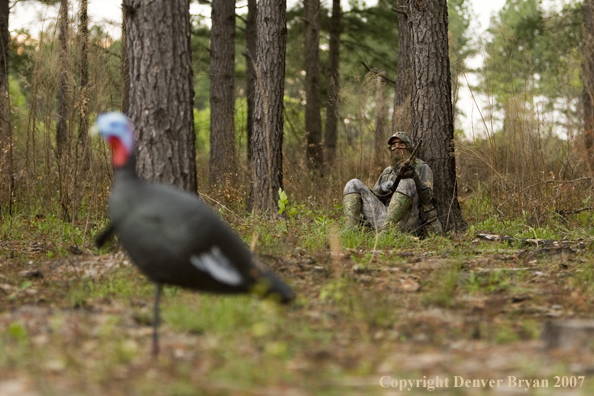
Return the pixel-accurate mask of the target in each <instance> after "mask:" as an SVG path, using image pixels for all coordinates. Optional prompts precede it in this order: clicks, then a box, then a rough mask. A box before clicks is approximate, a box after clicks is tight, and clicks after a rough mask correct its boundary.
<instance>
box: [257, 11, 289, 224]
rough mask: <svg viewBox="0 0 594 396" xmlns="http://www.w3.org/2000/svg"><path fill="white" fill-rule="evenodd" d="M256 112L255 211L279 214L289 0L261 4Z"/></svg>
mask: <svg viewBox="0 0 594 396" xmlns="http://www.w3.org/2000/svg"><path fill="white" fill-rule="evenodd" d="M257 25H258V49H257V56H256V72H257V79H258V81H257V85H256V108H255V113H254V136H253V137H252V141H253V153H252V155H253V157H252V198H251V202H252V207H253V208H254V210H255V211H256V212H258V213H269V214H270V215H273V216H276V214H277V213H278V189H279V188H282V187H283V152H282V148H283V121H284V117H283V95H284V85H285V55H286V47H287V3H286V0H260V2H259V3H258V23H257Z"/></svg>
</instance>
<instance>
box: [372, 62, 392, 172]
mask: <svg viewBox="0 0 594 396" xmlns="http://www.w3.org/2000/svg"><path fill="white" fill-rule="evenodd" d="M385 74H386V73H384V72H380V73H379V74H378V75H377V77H376V90H375V133H374V135H373V145H374V147H375V149H374V153H373V155H374V157H373V158H374V160H373V165H374V166H375V167H379V172H381V171H382V170H383V167H385V164H386V159H387V158H386V157H387V155H386V154H387V153H388V150H386V147H387V142H388V137H387V136H386V129H387V128H386V118H387V114H386V113H387V110H388V109H387V106H386V84H385V81H384V76H385Z"/></svg>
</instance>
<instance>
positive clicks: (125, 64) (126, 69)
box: [121, 6, 130, 115]
mask: <svg viewBox="0 0 594 396" xmlns="http://www.w3.org/2000/svg"><path fill="white" fill-rule="evenodd" d="M127 15H128V13H127V12H126V9H125V8H124V7H123V6H122V86H121V94H122V113H124V114H126V115H129V113H130V62H129V60H128V45H127V40H126V37H127V33H126V30H127V29H126V25H127V22H126V20H127V19H128V17H127Z"/></svg>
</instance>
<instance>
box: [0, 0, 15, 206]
mask: <svg viewBox="0 0 594 396" xmlns="http://www.w3.org/2000/svg"><path fill="white" fill-rule="evenodd" d="M8 17H9V8H8V0H5V1H2V2H1V3H0V45H1V47H0V48H1V49H2V51H1V52H0V182H1V183H2V185H3V186H4V188H3V189H2V190H3V192H2V193H1V194H0V205H1V206H2V209H3V211H4V209H5V210H6V212H8V213H11V211H12V205H11V203H12V193H13V190H14V182H13V177H12V133H11V131H10V96H9V90H8V45H9V43H10V33H9V30H8Z"/></svg>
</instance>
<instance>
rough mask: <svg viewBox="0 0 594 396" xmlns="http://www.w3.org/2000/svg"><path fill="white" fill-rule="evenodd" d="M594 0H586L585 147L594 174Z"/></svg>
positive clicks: (589, 166) (584, 58)
mask: <svg viewBox="0 0 594 396" xmlns="http://www.w3.org/2000/svg"><path fill="white" fill-rule="evenodd" d="M593 3H594V1H593V0H584V31H583V40H584V41H583V51H584V54H583V74H584V77H583V78H584V93H583V99H582V101H583V103H582V105H583V108H584V135H583V136H584V148H585V151H586V152H585V155H586V162H587V164H588V168H589V169H590V174H591V175H594V99H593V98H594V15H593V13H594V4H593Z"/></svg>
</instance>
